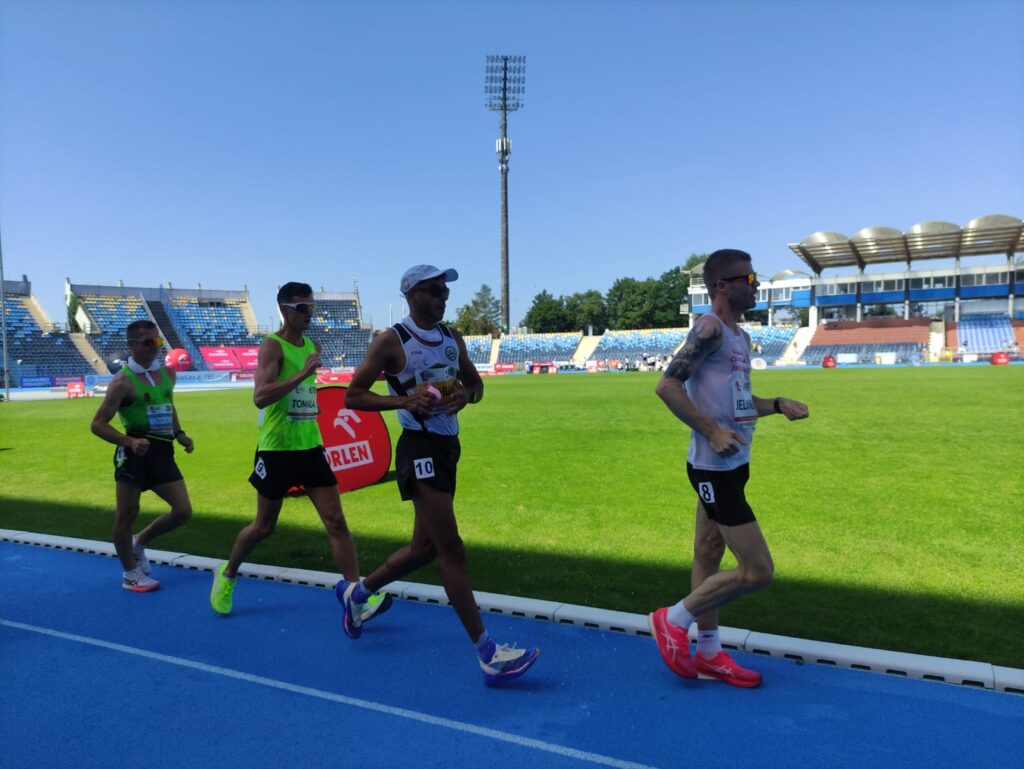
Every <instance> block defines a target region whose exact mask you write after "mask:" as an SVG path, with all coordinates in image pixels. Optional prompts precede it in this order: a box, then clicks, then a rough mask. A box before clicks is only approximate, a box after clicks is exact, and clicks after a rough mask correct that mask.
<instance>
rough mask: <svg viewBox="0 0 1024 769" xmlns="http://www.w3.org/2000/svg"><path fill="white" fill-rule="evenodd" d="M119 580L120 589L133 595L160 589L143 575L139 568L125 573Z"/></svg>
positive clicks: (156, 583) (154, 581)
mask: <svg viewBox="0 0 1024 769" xmlns="http://www.w3.org/2000/svg"><path fill="white" fill-rule="evenodd" d="M121 580H122V581H121V587H123V588H124V589H125V590H131V591H132V592H133V593H148V592H150V591H151V590H156V589H158V588H159V587H160V583H159V582H157V581H156V580H155V579H152V578H150V577H147V576H146V575H145V574H143V573H142V568H141V567H139V566H136V567H135V568H134V569H132V570H131V571H126V572H125V573H124V576H123V577H122V578H121Z"/></svg>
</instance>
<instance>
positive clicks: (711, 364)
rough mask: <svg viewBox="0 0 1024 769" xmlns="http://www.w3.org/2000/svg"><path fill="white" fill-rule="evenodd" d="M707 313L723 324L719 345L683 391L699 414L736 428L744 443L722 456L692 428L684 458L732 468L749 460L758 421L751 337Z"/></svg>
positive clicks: (698, 463) (703, 466)
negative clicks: (751, 366) (751, 378)
mask: <svg viewBox="0 0 1024 769" xmlns="http://www.w3.org/2000/svg"><path fill="white" fill-rule="evenodd" d="M708 315H709V317H711V318H714V320H715V322H716V323H718V324H719V325H720V326H721V327H722V344H721V346H720V347H719V348H718V349H717V350H715V352H714V353H712V354H711V355H709V356H708V357H707V358H705V359H704V361H703V362H702V363H701V364H700V366H699V367H698V368H697V370H696V371H694V372H693V374H691V375H690V378H689V379H687V380H686V382H685V386H686V394H687V395H688V396H689V397H690V400H691V401H693V405H694V406H696V407H697V409H698V410H699V411H700V412H701V413H702V414H704V415H705V416H706V417H708V418H709V419H711V420H712V421H714V422H715V423H717V424H718V425H719V426H720V427H724V428H726V429H729V430H735V431H736V432H737V433H739V434H740V435H742V436H743V437H744V438H745V439H746V441H747V443H746V445H741V446H740V450H739V451H738V452H737V453H735V454H733V455H732V456H731V457H722V456H719V455H718V454H716V453H715V451H714V450H713V449H712V448H711V443H710V441H708V439H707V438H705V437H704V436H703V435H701V434H700V433H698V432H697V431H696V430H693V431H692V433H691V435H690V449H689V451H688V452H687V454H686V461H687V462H689V463H690V464H691V465H693V466H694V467H696V468H699V469H701V470H719V471H722V470H733V469H735V468H737V467H740V466H742V465H745V464H747V463H748V462H749V461H750V442H751V440H753V437H754V427H755V425H756V424H757V408H756V407H755V406H754V395H753V393H752V391H751V389H750V337H748V336H747V334H746V332H745V331H743V330H742V329H740V328H737V329H736V330H735V331H733V330H732V329H731V328H729V327H728V326H727V325H725V323H723V322H722V319H721V318H719V317H718V316H717V315H715V314H714V313H708ZM690 333H693V332H692V331H691V332H690Z"/></svg>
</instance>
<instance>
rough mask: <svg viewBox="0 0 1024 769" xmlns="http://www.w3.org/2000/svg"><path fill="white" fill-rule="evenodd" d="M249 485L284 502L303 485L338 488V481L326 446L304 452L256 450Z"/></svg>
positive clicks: (266, 495) (304, 450)
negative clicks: (332, 469)
mask: <svg viewBox="0 0 1024 769" xmlns="http://www.w3.org/2000/svg"><path fill="white" fill-rule="evenodd" d="M249 483H251V484H252V485H253V487H254V488H255V489H256V491H258V492H259V494H260V496H263V497H266V498H267V499H284V495H285V494H287V493H288V492H289V491H290V490H291V489H294V488H298V487H299V486H303V487H305V488H307V489H314V488H317V487H319V486H337V485H338V479H337V478H335V477H334V473H332V472H331V466H330V465H329V464H328V463H327V457H325V456H324V447H323V446H316V447H314V448H311V449H302V450H301V451H260V450H259V449H256V458H255V460H254V461H253V470H252V475H250V476H249Z"/></svg>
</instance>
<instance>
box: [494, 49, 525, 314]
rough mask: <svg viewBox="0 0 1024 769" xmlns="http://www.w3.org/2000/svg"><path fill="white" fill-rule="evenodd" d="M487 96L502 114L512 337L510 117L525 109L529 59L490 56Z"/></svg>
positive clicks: (504, 261)
mask: <svg viewBox="0 0 1024 769" xmlns="http://www.w3.org/2000/svg"><path fill="white" fill-rule="evenodd" d="M484 93H485V94H486V105H487V109H489V110H491V111H492V112H500V113H501V137H500V138H499V139H498V141H497V145H496V149H497V151H498V170H499V171H501V330H502V331H504V332H506V333H508V331H509V329H510V328H511V326H510V325H509V317H508V315H509V311H508V307H509V304H508V301H509V300H508V157H509V155H511V154H512V141H511V140H510V139H509V138H508V113H509V112H515V111H516V110H517V109H519V108H520V107H522V106H523V99H524V97H525V94H526V57H525V56H500V55H495V56H488V57H487V68H486V75H485V76H484Z"/></svg>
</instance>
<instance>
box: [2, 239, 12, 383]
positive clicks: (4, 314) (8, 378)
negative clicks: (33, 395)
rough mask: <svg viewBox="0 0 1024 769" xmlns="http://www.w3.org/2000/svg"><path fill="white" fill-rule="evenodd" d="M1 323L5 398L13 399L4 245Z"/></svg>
mask: <svg viewBox="0 0 1024 769" xmlns="http://www.w3.org/2000/svg"><path fill="white" fill-rule="evenodd" d="M0 324H2V329H3V331H2V336H3V375H4V400H5V401H10V400H11V370H10V369H9V368H7V294H6V292H5V291H4V247H3V246H2V245H0Z"/></svg>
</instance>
